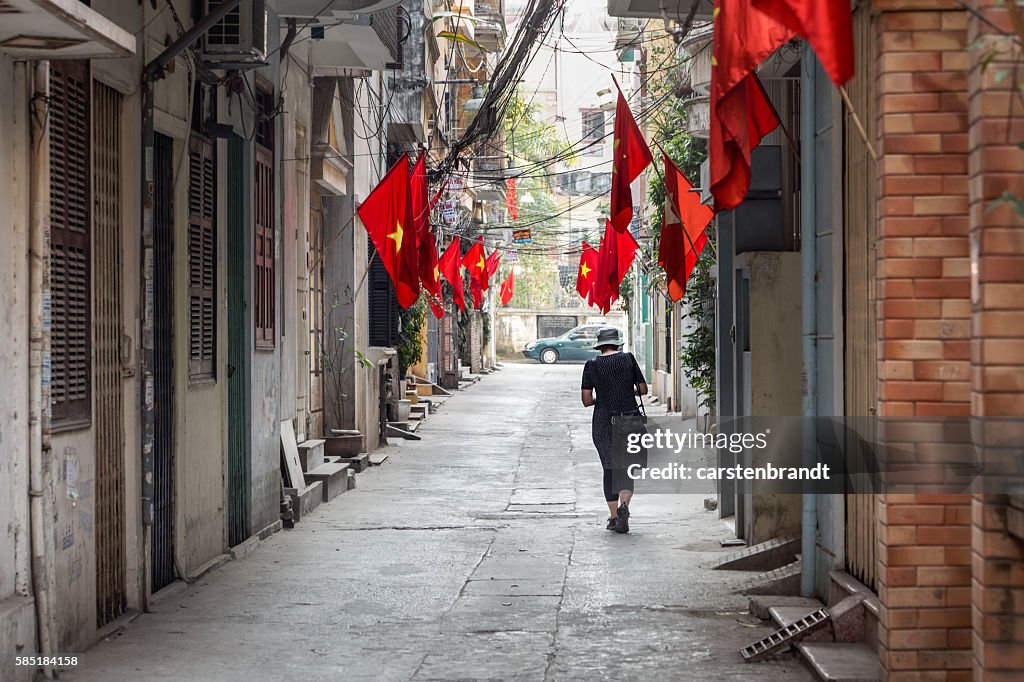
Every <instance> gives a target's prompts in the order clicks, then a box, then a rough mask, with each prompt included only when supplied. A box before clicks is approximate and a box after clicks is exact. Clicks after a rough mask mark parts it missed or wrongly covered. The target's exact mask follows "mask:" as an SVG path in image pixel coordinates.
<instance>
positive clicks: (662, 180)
mask: <svg viewBox="0 0 1024 682" xmlns="http://www.w3.org/2000/svg"><path fill="white" fill-rule="evenodd" d="M654 146H655V147H657V148H658V151H660V152H661V154H662V156H665V157H668V154H666V153H665V150H664V149H663V148H662V146H661V145H660V144H658V142H655V143H654ZM651 165H652V166H654V172H655V173H657V174H658V177H659V178H661V184H662V186H664V187H665V196H666V198H667V197H668V183H666V182H665V176H664V175H662V173H661V169H659V168H658V164H656V163H652V164H651ZM687 179H689V178H687ZM663 210H664V209H663ZM679 220H680V224H682V217H680V218H679ZM704 229H705V230H706V229H707V227H705V228H704ZM683 234H684V235H685V236H686V241H687V242H689V243H690V248H691V249H693V252H694V253H695V254H696V255H697V262H698V263H700V264H701V267H703V268H704V271H705V272H708V274H711V273H710V272H709V271H708V269H707V266H705V265H704V263H702V262H701V260H700V254H699V253H697V247H696V246H695V245H694V243H693V240H692V239H690V233H689V232H687V231H686V226H685V225H683ZM707 244H708V246H710V247H711V253H713V254H714V255H715V260H716V261H717V260H718V249H716V248H715V244H714V242H712V241H711V240H710V239H709V240H708V241H707Z"/></svg>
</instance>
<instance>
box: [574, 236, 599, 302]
mask: <svg viewBox="0 0 1024 682" xmlns="http://www.w3.org/2000/svg"><path fill="white" fill-rule="evenodd" d="M596 271H597V251H595V250H594V247H593V246H591V245H590V244H588V243H586V242H583V251H582V252H581V253H580V265H579V268H577V270H576V292H577V293H578V294H579V295H580V298H582V299H584V300H585V301H586V302H587V303H590V300H591V297H592V295H593V291H594V281H595V280H596V279H597V272H596Z"/></svg>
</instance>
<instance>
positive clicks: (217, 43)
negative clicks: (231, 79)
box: [202, 0, 267, 69]
mask: <svg viewBox="0 0 1024 682" xmlns="http://www.w3.org/2000/svg"><path fill="white" fill-rule="evenodd" d="M203 4H204V6H205V7H204V9H205V13H206V14H209V13H210V12H212V11H214V10H216V9H217V7H218V6H219V5H220V4H221V3H220V1H219V0H204V3H203ZM202 59H203V61H204V62H207V63H208V64H210V65H211V66H213V67H215V68H221V69H251V68H255V67H258V66H264V65H265V64H266V63H267V3H266V0H242V2H241V4H239V5H238V7H236V8H235V9H233V10H231V11H230V12H228V13H227V15H225V17H224V18H223V19H221V20H220V21H218V22H217V23H216V24H214V25H213V26H211V27H210V30H209V31H207V32H206V35H205V36H203V51H202Z"/></svg>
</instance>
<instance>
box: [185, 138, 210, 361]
mask: <svg viewBox="0 0 1024 682" xmlns="http://www.w3.org/2000/svg"><path fill="white" fill-rule="evenodd" d="M188 171H189V182H188V348H189V353H188V376H189V379H193V380H205V379H214V378H216V370H215V364H216V363H215V360H216V352H217V313H216V305H215V302H216V297H215V295H214V292H215V290H216V280H217V230H216V226H215V221H214V212H215V205H216V196H215V194H214V190H215V186H216V167H215V165H214V158H213V143H212V142H210V141H209V140H207V139H205V138H203V137H200V136H199V135H197V134H195V133H193V134H192V136H191V138H190V140H189V155H188Z"/></svg>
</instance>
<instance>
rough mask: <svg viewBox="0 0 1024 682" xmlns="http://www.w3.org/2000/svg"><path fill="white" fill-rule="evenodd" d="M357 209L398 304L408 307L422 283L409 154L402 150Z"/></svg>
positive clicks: (417, 295)
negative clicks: (420, 281)
mask: <svg viewBox="0 0 1024 682" xmlns="http://www.w3.org/2000/svg"><path fill="white" fill-rule="evenodd" d="M357 213H358V214H359V219H360V220H362V221H363V226H364V227H366V232H367V233H368V234H369V235H370V240H371V241H372V242H373V245H374V247H376V249H377V255H378V256H379V257H380V260H381V262H382V263H383V264H384V267H385V269H387V271H388V275H390V277H391V281H392V282H393V283H394V285H395V297H396V298H397V299H398V304H399V305H400V306H402V307H403V308H408V307H409V306H411V305H412V304H413V303H415V302H416V299H417V298H418V297H419V295H420V283H419V277H418V276H417V265H418V264H417V257H416V230H415V227H414V221H412V220H411V215H412V207H411V203H410V200H409V156H408V155H407V154H402V156H401V157H400V158H399V159H398V161H397V162H395V165H394V166H392V167H391V169H390V170H389V171H388V172H387V174H386V175H385V176H384V178H383V179H382V180H381V181H380V183H379V184H378V185H377V186H376V187H374V188H373V191H372V192H370V196H368V197H366V201H364V202H363V203H362V205H361V206H360V207H359V210H358V211H357Z"/></svg>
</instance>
